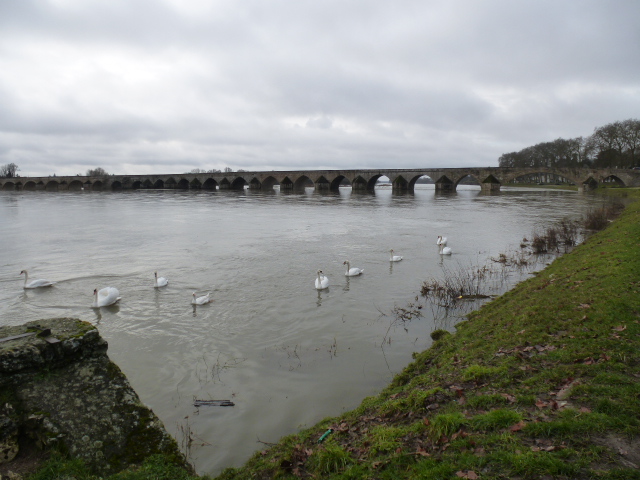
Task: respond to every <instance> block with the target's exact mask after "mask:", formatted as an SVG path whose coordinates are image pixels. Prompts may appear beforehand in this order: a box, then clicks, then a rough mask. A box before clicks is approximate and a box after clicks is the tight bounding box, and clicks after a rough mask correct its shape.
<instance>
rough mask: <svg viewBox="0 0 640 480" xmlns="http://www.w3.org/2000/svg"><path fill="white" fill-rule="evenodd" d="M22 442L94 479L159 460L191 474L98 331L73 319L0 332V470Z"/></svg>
mask: <svg viewBox="0 0 640 480" xmlns="http://www.w3.org/2000/svg"><path fill="white" fill-rule="evenodd" d="M25 442H26V443H33V444H35V445H36V446H37V447H38V448H41V449H44V450H48V449H52V448H55V449H58V450H60V451H62V452H66V453H68V454H70V455H71V456H72V457H75V458H80V459H82V460H83V461H84V462H85V463H86V464H87V466H89V467H90V468H91V469H92V470H93V471H94V472H95V473H97V474H110V473H114V472H117V471H120V470H122V469H123V468H126V467H128V466H130V465H136V464H140V463H141V462H142V461H143V460H144V459H145V458H146V457H148V456H150V455H153V454H157V453H162V454H165V455H168V456H169V457H170V458H171V459H172V460H173V461H174V462H175V463H177V464H179V465H182V466H184V468H186V469H187V470H191V466H190V465H189V464H188V463H187V461H186V460H185V458H184V456H183V455H182V454H181V453H180V451H179V449H178V445H177V443H176V441H175V440H174V439H173V438H172V437H171V436H170V435H169V434H168V433H167V431H166V430H165V428H164V426H163V424H162V422H161V421H160V420H159V419H158V417H156V415H155V414H154V413H153V412H152V411H151V410H150V409H149V408H148V407H146V406H145V405H143V404H142V403H141V402H140V399H139V398H138V395H137V394H136V392H135V391H134V390H133V389H132V388H131V385H130V384H129V382H128V380H127V378H126V377H125V375H124V374H123V373H122V371H121V370H120V369H119V368H118V366H117V365H115V364H114V363H113V362H111V360H109V357H108V356H107V342H106V341H105V340H104V339H103V338H101V337H100V335H99V333H98V330H97V329H96V328H95V327H94V326H93V325H91V324H90V323H87V322H83V321H81V320H77V319H72V318H58V319H50V320H39V321H35V322H29V323H26V324H24V325H21V326H15V327H0V464H1V463H3V462H4V463H6V462H11V461H12V460H13V459H14V458H15V457H16V455H17V454H18V453H19V449H20V448H21V446H22V445H24V444H25Z"/></svg>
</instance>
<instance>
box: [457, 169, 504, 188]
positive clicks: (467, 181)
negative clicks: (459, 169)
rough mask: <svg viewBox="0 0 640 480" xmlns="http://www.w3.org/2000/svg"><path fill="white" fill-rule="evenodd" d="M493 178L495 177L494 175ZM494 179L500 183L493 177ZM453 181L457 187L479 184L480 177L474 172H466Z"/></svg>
mask: <svg viewBox="0 0 640 480" xmlns="http://www.w3.org/2000/svg"><path fill="white" fill-rule="evenodd" d="M490 176H491V175H490ZM493 178H494V179H495V177H493ZM495 181H496V182H497V183H498V184H499V183H500V182H499V181H498V180H497V179H495ZM454 183H455V185H456V189H457V188H458V185H480V179H479V178H478V177H477V176H476V175H475V174H474V173H467V174H466V175H462V176H460V177H458V178H457V179H456V180H455V181H454Z"/></svg>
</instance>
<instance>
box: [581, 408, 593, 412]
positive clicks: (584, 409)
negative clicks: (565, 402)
mask: <svg viewBox="0 0 640 480" xmlns="http://www.w3.org/2000/svg"><path fill="white" fill-rule="evenodd" d="M580 413H591V409H589V408H587V407H580Z"/></svg>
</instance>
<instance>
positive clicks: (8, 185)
mask: <svg viewBox="0 0 640 480" xmlns="http://www.w3.org/2000/svg"><path fill="white" fill-rule="evenodd" d="M15 189H16V185H15V184H14V183H13V182H5V184H4V185H3V186H2V190H15Z"/></svg>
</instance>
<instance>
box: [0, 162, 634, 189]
mask: <svg viewBox="0 0 640 480" xmlns="http://www.w3.org/2000/svg"><path fill="white" fill-rule="evenodd" d="M534 174H547V175H554V176H557V177H561V178H563V179H564V181H566V182H568V183H571V184H574V185H577V186H578V187H579V189H580V190H589V189H594V188H596V187H597V186H598V185H600V184H602V183H615V184H617V185H620V186H640V170H635V169H634V170H626V169H617V168H607V169H590V168H502V167H487V168H417V169H384V170H297V171H267V172H247V171H240V172H218V173H183V174H165V175H105V176H61V177H57V176H48V177H13V178H0V189H1V190H4V191H15V190H28V191H30V190H43V191H81V190H89V191H113V190H141V189H180V190H200V189H202V190H244V189H245V188H249V189H250V190H262V191H270V190H273V188H274V186H276V185H278V186H279V188H280V191H284V192H304V191H305V189H306V188H307V187H312V188H314V189H315V191H317V192H337V191H338V188H339V186H340V185H341V184H344V183H345V181H346V182H348V183H350V184H351V187H352V191H353V192H359V193H366V192H373V191H374V188H375V185H376V182H377V181H378V180H379V179H380V178H381V177H387V178H388V179H389V181H390V183H391V185H392V188H393V191H394V192H396V193H404V192H411V191H413V188H414V186H415V184H416V181H417V180H418V179H419V178H420V177H423V176H428V177H429V178H431V180H432V181H433V182H435V188H436V191H455V190H456V187H457V186H458V185H459V184H460V182H461V181H462V180H464V179H469V178H471V179H472V180H475V181H476V182H477V183H479V184H480V186H481V188H482V190H483V191H498V190H500V186H501V185H506V184H509V183H512V182H514V181H516V179H518V178H525V177H527V176H530V175H534Z"/></svg>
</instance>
